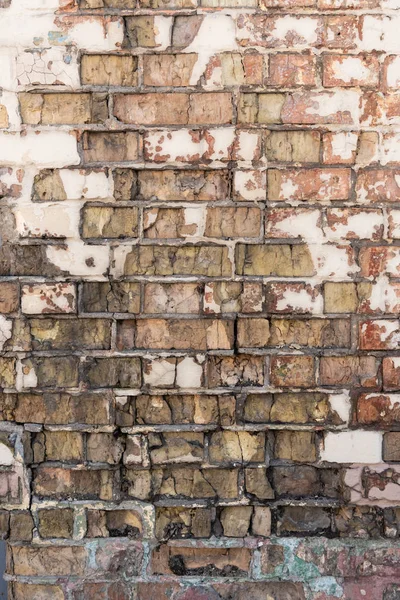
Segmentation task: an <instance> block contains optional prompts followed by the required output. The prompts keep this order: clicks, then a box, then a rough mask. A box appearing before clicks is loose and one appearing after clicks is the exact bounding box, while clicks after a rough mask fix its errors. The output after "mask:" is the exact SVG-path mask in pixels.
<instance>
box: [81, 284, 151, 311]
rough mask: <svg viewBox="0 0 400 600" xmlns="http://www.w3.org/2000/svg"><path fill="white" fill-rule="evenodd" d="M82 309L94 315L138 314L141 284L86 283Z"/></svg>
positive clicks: (83, 290)
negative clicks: (108, 313) (107, 313)
mask: <svg viewBox="0 0 400 600" xmlns="http://www.w3.org/2000/svg"><path fill="white" fill-rule="evenodd" d="M81 298H82V309H83V311H85V312H89V313H90V312H93V313H99V312H100V313H103V312H104V313H105V312H116V313H138V312H139V310H140V284H138V283H131V282H125V281H111V282H107V283H105V282H104V283H103V282H97V281H93V282H89V281H87V282H84V283H83V287H82V296H81Z"/></svg>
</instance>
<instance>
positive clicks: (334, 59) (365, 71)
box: [323, 54, 380, 87]
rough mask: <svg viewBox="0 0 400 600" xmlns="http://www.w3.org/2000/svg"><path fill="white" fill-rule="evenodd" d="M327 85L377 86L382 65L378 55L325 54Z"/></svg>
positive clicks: (325, 80)
mask: <svg viewBox="0 0 400 600" xmlns="http://www.w3.org/2000/svg"><path fill="white" fill-rule="evenodd" d="M323 69H324V74H323V84H324V86H325V87H336V86H340V87H353V86H365V87H376V86H377V85H378V82H379V71H380V65H379V61H378V57H377V56H368V55H365V56H364V55H358V56H338V55H336V54H335V55H325V56H324V58H323Z"/></svg>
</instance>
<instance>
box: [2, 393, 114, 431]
mask: <svg viewBox="0 0 400 600" xmlns="http://www.w3.org/2000/svg"><path fill="white" fill-rule="evenodd" d="M111 408H112V396H111V394H109V393H102V394H94V393H93V394H92V393H84V394H78V395H73V396H72V395H69V394H66V393H62V394H61V393H58V394H57V393H46V394H44V395H40V394H28V393H24V394H18V398H17V401H16V406H15V408H14V411H15V412H14V417H13V419H14V420H15V421H16V422H17V423H25V422H26V423H43V424H48V425H54V424H59V425H68V424H72V423H82V424H88V425H89V424H92V425H108V424H110V423H111Z"/></svg>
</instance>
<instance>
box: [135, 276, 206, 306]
mask: <svg viewBox="0 0 400 600" xmlns="http://www.w3.org/2000/svg"><path fill="white" fill-rule="evenodd" d="M200 303H201V293H200V289H199V286H198V285H197V284H196V283H147V284H146V285H145V287H144V312H146V313H150V314H157V313H172V314H179V313H189V314H197V313H198V312H199V311H200ZM130 312H133V311H130ZM136 312H138V311H136Z"/></svg>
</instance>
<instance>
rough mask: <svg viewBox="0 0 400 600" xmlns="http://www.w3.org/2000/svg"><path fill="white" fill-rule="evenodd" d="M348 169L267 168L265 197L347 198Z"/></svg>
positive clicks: (298, 198) (276, 198)
mask: <svg viewBox="0 0 400 600" xmlns="http://www.w3.org/2000/svg"><path fill="white" fill-rule="evenodd" d="M350 175H351V173H350V171H349V170H348V169H335V170H331V171H330V170H328V169H307V170H306V169H304V170H301V169H296V170H289V169H287V170H284V171H283V170H282V171H281V170H275V169H271V170H269V172H268V198H269V200H274V201H277V200H303V201H305V200H308V201H324V200H327V199H328V200H347V199H348V197H349V194H350V184H351V183H350Z"/></svg>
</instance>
